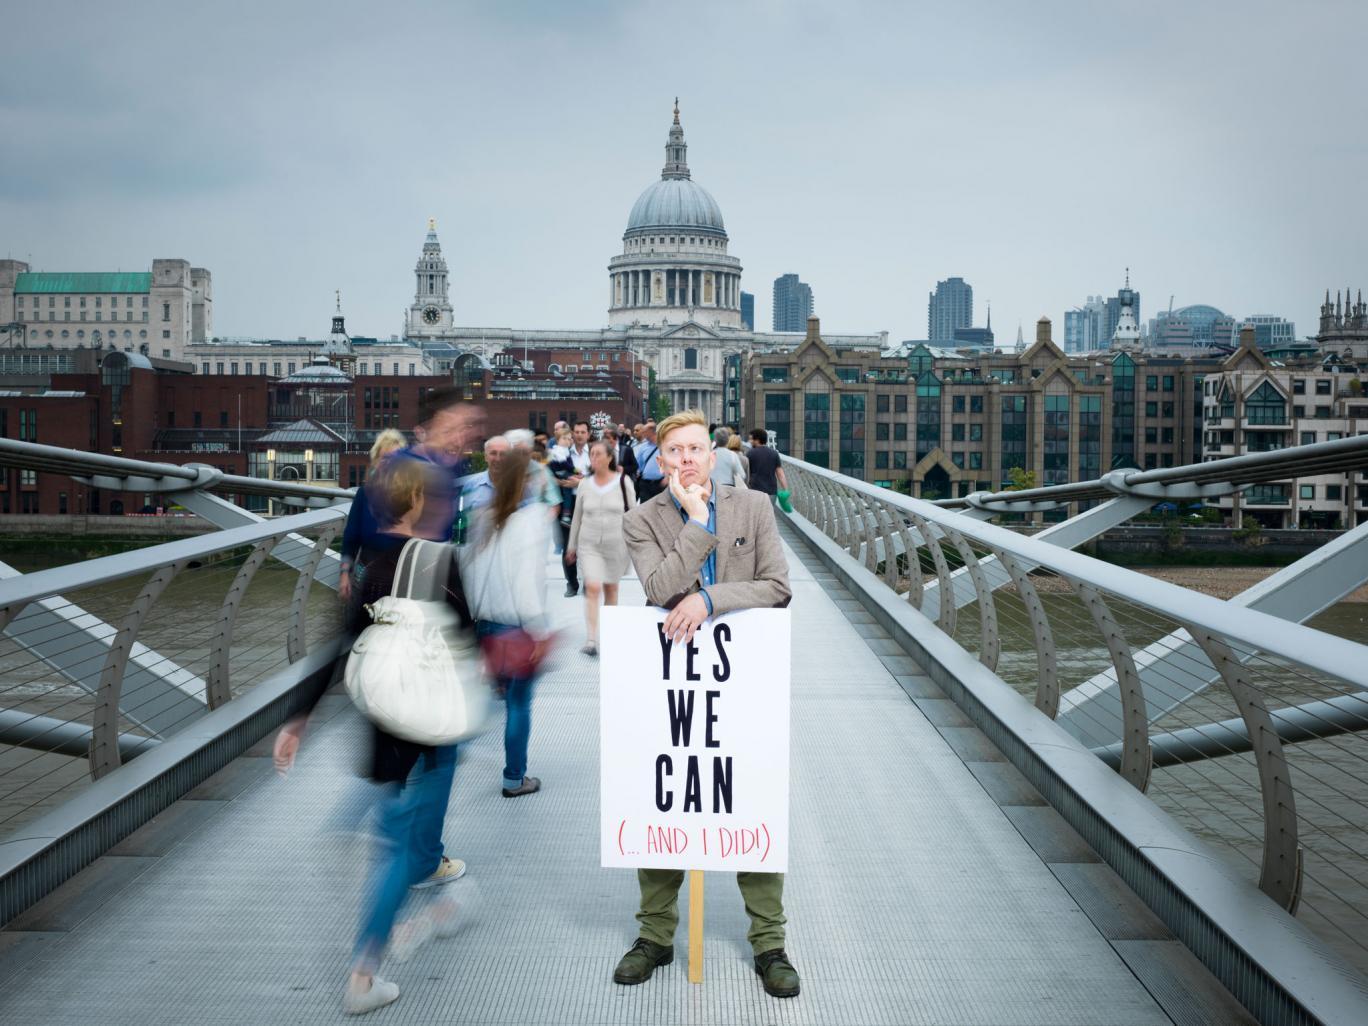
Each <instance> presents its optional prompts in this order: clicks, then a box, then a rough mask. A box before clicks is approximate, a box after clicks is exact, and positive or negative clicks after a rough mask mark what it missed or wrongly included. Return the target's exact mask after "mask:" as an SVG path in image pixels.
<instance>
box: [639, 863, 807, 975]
mask: <svg viewBox="0 0 1368 1026" xmlns="http://www.w3.org/2000/svg"><path fill="white" fill-rule="evenodd" d="M637 883H638V884H639V885H640V886H641V909H640V911H638V912H637V922H638V923H640V924H641V936H642V937H644V938H645V939H646V940H648V941H651V942H652V943H654V944H661V945H664V946H666V947H669V946H670V945H672V944H673V943H674V935H675V930H676V929H677V928H678V926H679V888H680V887H681V886H682V885H683V883H684V871H683V870H682V869H638V870H637ZM736 886H737V887H739V888H740V889H741V900H742V901H744V902H745V903H746V914H747V915H748V916H750V921H751V926H750V930H749V931H748V932H747V933H746V940H748V941H750V946H751V950H752V951H753V952H755V954H757V955H758V954H760V953H761V952H764V951H772V950H774V949H775V948H782V947H783V946H784V924H785V923H786V922H788V920H787V919H785V918H784V874H783V873H737V874H736Z"/></svg>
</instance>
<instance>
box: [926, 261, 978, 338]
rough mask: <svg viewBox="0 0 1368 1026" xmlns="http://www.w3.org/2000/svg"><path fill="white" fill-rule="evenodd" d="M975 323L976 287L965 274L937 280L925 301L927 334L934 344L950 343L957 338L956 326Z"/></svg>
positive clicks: (963, 326)
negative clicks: (964, 276) (934, 288)
mask: <svg viewBox="0 0 1368 1026" xmlns="http://www.w3.org/2000/svg"><path fill="white" fill-rule="evenodd" d="M973 324H974V289H973V286H971V285H970V284H969V283H968V282H966V281H965V280H964V279H963V278H946V279H945V280H944V281H938V282H936V291H935V292H933V293H931V295H930V297H929V298H928V300H927V304H926V337H927V339H928V340H929V341H930V342H931V344H932V345H937V346H948V345H953V344H954V341H955V329H956V328H969V327H972V326H973Z"/></svg>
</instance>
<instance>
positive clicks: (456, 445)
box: [421, 404, 484, 462]
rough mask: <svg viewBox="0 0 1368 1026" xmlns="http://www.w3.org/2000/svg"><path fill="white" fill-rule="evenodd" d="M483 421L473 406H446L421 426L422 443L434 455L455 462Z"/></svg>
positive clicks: (482, 417)
mask: <svg viewBox="0 0 1368 1026" xmlns="http://www.w3.org/2000/svg"><path fill="white" fill-rule="evenodd" d="M483 422H484V416H483V413H482V411H481V410H480V409H479V408H478V407H476V406H470V405H465V404H461V405H458V406H448V407H447V408H446V409H444V410H438V411H437V412H436V413H435V414H433V417H432V419H431V420H429V421H428V422H427V423H426V424H424V425H423V426H422V428H421V431H422V442H423V445H424V447H426V448H427V450H428V451H429V453H431V454H432V455H433V456H436V457H438V458H439V459H446V460H449V461H451V462H455V461H456V460H458V459H460V458H461V455H462V454H463V453H464V452H465V451H466V449H467V448H468V447H469V446H470V444H471V443H472V442H473V441H474V440H475V437H476V435H477V434H478V432H479V430H480V427H481V425H482V424H483Z"/></svg>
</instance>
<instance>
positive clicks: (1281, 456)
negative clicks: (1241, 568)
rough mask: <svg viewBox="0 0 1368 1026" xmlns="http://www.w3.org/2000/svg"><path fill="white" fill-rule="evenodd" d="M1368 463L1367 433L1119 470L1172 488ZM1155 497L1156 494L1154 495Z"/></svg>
mask: <svg viewBox="0 0 1368 1026" xmlns="http://www.w3.org/2000/svg"><path fill="white" fill-rule="evenodd" d="M1361 467H1368V435H1355V436H1353V437H1352V438H1337V439H1335V440H1334V441H1332V442H1313V443H1311V444H1310V445H1296V446H1290V447H1288V448H1286V449H1275V450H1273V451H1271V452H1256V453H1245V454H1244V455H1242V456H1227V457H1225V458H1224V459H1219V460H1209V461H1207V462H1206V463H1189V464H1185V465H1184V466H1181V467H1161V468H1158V469H1155V470H1126V471H1121V472H1119V476H1120V483H1122V484H1123V485H1124V487H1126V488H1143V487H1144V486H1146V485H1157V486H1163V487H1171V486H1173V485H1179V484H1194V485H1198V484H1208V483H1222V484H1224V483H1230V484H1234V485H1240V486H1244V485H1251V484H1261V483H1265V482H1269V481H1287V480H1293V479H1295V478H1298V477H1311V476H1314V475H1316V474H1331V473H1335V472H1337V471H1348V470H1357V469H1359V468H1361ZM1115 494H1116V490H1115V487H1112V486H1109V485H1108V484H1107V482H1106V480H1105V479H1103V478H1097V479H1095V480H1092V481H1073V482H1070V483H1069V484H1062V485H1045V486H1042V487H1039V488H1022V489H1019V490H1015V491H998V492H982V493H979V494H978V495H977V496H975V498H976V499H977V500H978V501H979V502H982V503H985V504H989V503H1019V502H1036V503H1040V502H1055V503H1057V504H1059V505H1066V504H1068V503H1070V502H1086V501H1088V500H1090V499H1106V498H1110V497H1111V496H1113V495H1115ZM1156 501H1158V499H1157V498H1156ZM935 505H937V506H940V507H941V508H942V509H957V508H962V507H965V506H968V505H969V502H968V501H967V500H966V499H965V498H956V499H940V500H937V501H936V503H935Z"/></svg>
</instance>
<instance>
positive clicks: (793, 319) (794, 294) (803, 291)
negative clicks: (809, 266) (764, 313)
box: [774, 274, 812, 331]
mask: <svg viewBox="0 0 1368 1026" xmlns="http://www.w3.org/2000/svg"><path fill="white" fill-rule="evenodd" d="M811 316H812V288H811V287H810V286H809V285H808V284H807V283H806V282H802V281H799V280H798V275H796V274H783V275H780V276H779V277H778V278H775V279H774V330H775V331H803V330H805V328H806V327H807V319H808V318H809V317H811Z"/></svg>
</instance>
